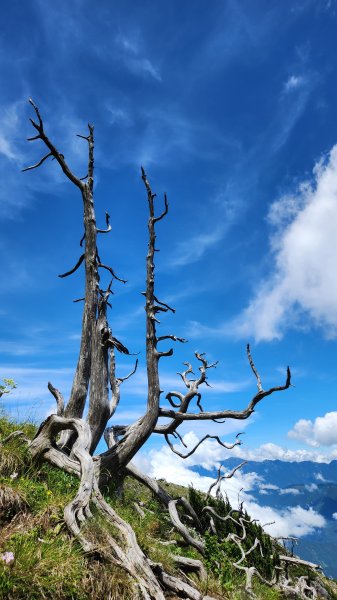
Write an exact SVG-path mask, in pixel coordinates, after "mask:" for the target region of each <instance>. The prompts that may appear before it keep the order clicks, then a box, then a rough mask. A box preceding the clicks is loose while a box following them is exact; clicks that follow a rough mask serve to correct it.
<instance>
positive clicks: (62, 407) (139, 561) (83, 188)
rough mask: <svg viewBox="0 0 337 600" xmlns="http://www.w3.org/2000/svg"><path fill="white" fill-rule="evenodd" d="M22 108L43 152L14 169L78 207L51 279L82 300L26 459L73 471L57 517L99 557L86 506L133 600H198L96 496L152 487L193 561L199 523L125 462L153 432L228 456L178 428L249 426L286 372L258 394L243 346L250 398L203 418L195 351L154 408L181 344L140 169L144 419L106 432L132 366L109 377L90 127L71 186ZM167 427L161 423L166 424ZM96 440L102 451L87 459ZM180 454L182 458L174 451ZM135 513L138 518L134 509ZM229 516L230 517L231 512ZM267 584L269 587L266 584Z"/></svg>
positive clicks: (177, 448) (204, 377) (38, 124)
mask: <svg viewBox="0 0 337 600" xmlns="http://www.w3.org/2000/svg"><path fill="white" fill-rule="evenodd" d="M29 102H30V104H31V106H32V108H33V110H34V112H35V120H34V119H30V121H31V124H32V126H33V128H34V129H35V131H36V132H37V133H36V134H35V135H34V136H32V137H31V138H28V139H29V141H36V140H40V141H41V142H42V143H43V144H44V146H45V148H46V154H44V155H43V157H42V158H41V159H39V160H37V161H36V162H35V163H34V164H32V165H31V166H29V167H26V168H24V169H23V171H28V172H29V173H30V174H32V172H34V171H35V170H36V169H38V168H40V167H43V165H44V163H45V162H46V161H47V160H49V159H54V160H55V162H56V163H58V165H59V166H60V168H61V169H62V171H63V173H64V174H65V176H66V177H67V178H68V180H69V181H70V182H71V183H72V184H73V185H74V186H75V187H76V188H77V190H78V193H79V194H80V196H81V200H82V207H83V227H84V233H83V236H82V239H81V240H80V247H81V248H82V250H81V254H80V257H79V258H78V260H77V262H76V263H75V266H74V267H72V268H70V269H69V270H68V271H66V272H64V273H63V274H62V275H60V277H61V278H64V277H69V276H71V275H72V274H73V273H75V272H76V271H78V270H79V269H83V268H84V278H85V285H84V295H83V292H80V293H79V296H80V297H79V298H78V299H77V300H75V302H80V301H81V302H82V303H83V313H82V331H81V342H80V348H79V355H78V360H77V365H76V368H75V373H74V378H73V383H72V389H71V393H70V396H69V398H68V400H67V401H65V400H64V398H63V395H62V393H61V391H59V390H58V389H57V388H55V387H54V386H53V385H52V384H51V383H49V384H48V387H49V390H50V392H51V394H52V395H53V397H54V399H55V401H56V414H54V415H51V416H50V417H48V418H47V419H46V420H45V421H44V422H43V423H41V426H40V428H39V430H38V432H37V434H36V437H35V438H34V440H33V441H32V442H31V443H30V444H29V448H30V452H31V454H32V455H33V456H35V457H39V458H41V459H44V460H47V461H49V462H50V463H52V464H53V465H54V466H56V467H58V468H61V469H64V470H65V471H67V472H69V473H73V474H75V475H76V476H77V477H78V478H79V482H80V483H79V488H78V492H77V494H76V496H75V498H74V499H73V500H72V501H71V502H70V503H69V504H68V505H67V506H66V507H65V511H64V518H65V521H66V523H67V526H68V528H69V530H70V531H71V533H72V534H73V535H75V536H76V537H77V539H78V540H79V541H80V542H81V544H82V546H83V548H84V550H85V551H87V552H93V551H95V552H99V549H97V548H94V547H93V545H92V543H91V542H90V541H88V540H87V539H86V538H85V536H84V535H83V527H82V525H83V523H84V522H85V521H86V520H87V519H90V516H91V510H90V505H91V504H92V505H95V506H96V508H97V509H98V510H100V511H101V512H102V513H103V514H104V516H105V518H106V519H107V520H108V521H109V522H110V523H113V525H114V527H115V528H116V529H117V530H118V531H119V538H120V539H115V538H114V537H113V536H112V535H111V534H107V535H108V537H109V545H110V558H111V556H112V557H113V558H112V560H113V561H114V562H115V563H116V564H118V565H119V566H121V567H123V568H124V569H125V570H126V571H127V573H128V574H129V575H130V577H131V578H132V580H133V581H134V594H135V597H142V598H143V599H150V600H152V599H153V600H154V599H156V600H162V599H163V598H164V592H163V589H168V590H170V591H173V592H175V593H176V594H178V595H181V596H183V597H186V598H191V599H192V600H201V598H204V600H206V599H207V598H208V597H207V596H202V594H201V593H200V591H199V590H197V589H196V588H195V587H194V586H193V585H191V582H190V581H188V580H187V579H186V577H184V576H182V577H181V578H179V577H173V576H172V575H169V574H167V573H165V572H164V570H163V568H162V567H161V565H157V564H154V563H152V562H151V561H150V560H149V559H148V558H147V557H146V556H145V555H144V554H143V552H142V550H141V549H140V547H139V545H138V543H137V540H136V536H135V534H134V532H133V531H132V529H131V527H130V526H129V525H128V524H127V523H126V522H125V521H123V519H121V518H120V517H119V516H118V515H117V513H116V512H115V511H114V510H113V509H112V507H111V506H110V505H109V504H108V503H107V502H106V501H105V500H104V497H103V495H102V490H103V489H104V486H106V485H108V484H109V483H110V482H111V480H113V481H114V482H115V484H117V485H116V488H117V489H120V490H121V489H122V481H123V479H124V477H125V476H131V477H134V478H136V479H137V480H138V481H140V482H141V483H142V484H143V485H145V486H147V487H148V488H149V489H151V491H152V492H153V493H154V494H155V496H156V497H157V498H158V500H159V501H160V502H161V503H162V504H163V506H164V507H165V510H166V512H167V516H168V518H170V520H171V522H172V525H173V527H174V528H175V530H176V531H177V532H178V533H179V535H180V536H181V538H182V540H183V541H184V543H185V544H189V545H191V546H193V547H194V548H196V549H197V550H198V551H199V553H200V555H201V557H202V556H203V555H204V553H205V544H204V542H203V541H201V540H200V539H199V538H198V537H197V536H196V534H195V533H192V532H191V529H190V525H191V524H192V525H193V528H194V529H195V530H196V531H197V532H198V531H200V522H199V521H198V517H197V515H196V514H195V513H194V511H193V509H192V507H191V506H190V505H189V503H188V501H187V500H186V499H185V498H178V499H177V498H172V497H171V496H170V495H169V494H168V493H167V492H166V491H165V490H164V489H163V487H162V486H160V485H159V483H158V482H157V481H155V480H154V479H152V478H151V477H149V476H148V475H147V474H144V473H141V472H140V471H139V469H137V468H136V466H135V465H134V464H133V463H132V459H133V458H134V457H135V455H136V454H137V452H138V451H139V450H140V449H141V448H142V446H143V445H144V443H145V442H146V441H147V440H148V439H149V437H150V436H151V435H152V434H156V435H161V436H162V437H163V440H165V441H166V443H167V444H168V446H169V448H170V449H171V450H172V451H173V452H174V453H175V454H177V455H178V456H180V457H181V458H183V459H184V458H187V457H189V456H191V455H192V454H193V453H194V452H196V450H197V449H198V448H199V447H200V445H201V444H203V443H205V442H206V441H207V440H209V441H212V442H213V443H217V444H219V445H220V446H222V447H224V448H226V449H231V448H234V447H235V446H237V445H239V444H241V439H240V437H239V436H240V435H241V434H238V435H237V437H236V439H235V440H234V441H233V442H227V441H224V440H223V439H222V438H221V437H220V435H208V434H207V435H205V436H204V437H203V438H202V439H201V440H200V441H199V442H198V443H197V444H196V445H195V446H194V447H193V448H192V449H188V448H186V444H185V442H184V440H183V438H182V436H181V434H180V432H179V427H180V426H181V425H182V424H183V423H184V422H186V421H200V420H209V421H213V422H217V423H222V422H223V420H224V419H236V420H244V419H247V418H249V417H250V416H251V414H252V413H253V412H254V410H255V407H256V405H257V404H258V403H259V402H261V400H263V399H264V398H266V397H267V396H269V395H271V394H273V393H275V392H278V391H283V390H286V389H288V388H289V387H290V385H291V374H290V369H289V368H288V369H287V374H286V380H285V383H284V384H283V385H279V386H274V387H271V388H269V389H267V390H264V388H263V386H262V381H261V377H260V375H259V373H258V371H257V369H256V367H255V364H254V362H253V359H252V355H251V351H250V347H249V345H247V358H248V362H249V365H250V368H251V370H252V372H253V375H254V377H255V378H256V382H257V388H258V391H257V393H256V394H255V395H253V397H252V399H250V400H249V401H248V402H247V403H244V404H245V406H244V408H242V409H241V410H232V409H230V408H227V407H226V408H223V409H221V410H216V411H213V410H207V411H204V409H203V406H202V397H201V389H202V387H203V386H208V385H209V383H208V372H209V370H210V369H212V368H216V367H217V363H209V362H208V361H207V359H206V357H205V355H204V354H202V353H200V352H195V359H196V361H197V365H198V369H199V374H198V375H197V376H196V375H194V373H193V367H192V364H190V363H184V364H185V366H186V369H185V371H183V372H181V373H179V376H180V378H181V380H182V382H183V385H184V386H185V388H186V392H185V393H182V392H179V391H174V390H173V391H169V390H168V391H167V393H166V396H165V400H164V401H161V397H162V393H163V390H162V389H161V386H160V377H159V362H160V360H161V359H163V358H166V357H170V356H171V355H172V354H173V349H172V348H169V349H165V348H164V349H162V344H163V343H165V342H174V343H185V342H186V340H185V339H184V338H182V337H179V336H177V335H174V334H173V333H168V334H165V333H164V334H163V335H158V334H157V327H158V326H159V324H160V320H159V319H158V316H159V315H160V313H167V312H171V313H174V312H175V311H174V309H173V308H172V307H171V306H169V304H167V303H166V302H164V301H163V300H159V298H158V295H157V292H156V289H155V255H156V251H157V250H158V249H157V247H156V228H157V224H158V223H159V222H160V221H162V220H163V219H164V218H165V217H166V215H167V213H168V201H167V197H166V194H165V195H164V203H163V208H162V209H161V210H159V212H158V210H157V200H156V194H155V193H153V191H152V188H151V185H150V182H149V179H148V177H147V175H146V173H145V170H144V169H143V168H141V179H142V182H143V185H144V187H145V192H146V198H147V203H148V215H149V216H148V251H147V256H146V264H145V268H146V276H145V291H144V293H143V295H144V296H145V320H146V323H145V328H146V331H145V336H146V357H145V360H146V375H147V398H146V409H145V411H144V414H143V415H142V416H141V417H140V418H138V419H137V420H136V421H134V422H133V423H131V424H128V425H125V424H123V423H121V424H118V421H115V422H112V423H111V422H110V424H109V421H110V420H111V419H112V418H113V419H114V420H115V418H116V417H117V418H118V408H119V405H120V402H121V385H122V384H123V383H124V382H125V381H126V380H127V379H128V378H129V377H131V376H132V375H134V374H135V372H136V370H137V364H138V359H137V361H136V364H135V367H134V369H133V370H132V371H131V372H130V373H129V375H127V376H126V377H118V375H117V370H118V365H117V364H116V362H117V361H116V356H117V355H116V352H117V353H123V354H130V352H129V350H128V348H127V347H126V346H125V345H124V343H122V342H121V341H119V340H118V339H117V338H116V337H115V336H114V335H113V332H112V330H111V328H110V325H109V322H108V308H110V307H111V299H110V296H111V294H112V284H113V283H115V282H122V283H125V280H123V279H122V278H120V277H118V276H117V275H116V273H115V271H114V269H113V268H112V267H111V266H110V265H109V264H107V263H106V262H104V261H103V260H102V259H101V257H100V253H99V249H98V244H97V240H98V235H101V234H109V233H110V232H111V230H112V227H111V224H110V215H109V214H108V213H106V214H105V222H106V228H100V227H97V225H96V214H95V205H94V127H93V126H92V125H90V124H89V125H88V134H87V135H80V134H78V136H79V137H80V138H81V139H83V140H84V142H85V143H86V144H87V149H88V167H87V175H86V177H84V178H79V177H78V176H76V175H75V174H74V173H73V171H72V170H71V168H70V166H69V165H68V163H67V161H66V159H65V155H64V154H63V153H61V152H60V151H59V150H58V149H57V148H56V146H55V145H54V144H53V142H52V141H51V140H50V139H49V137H48V136H47V134H46V132H45V128H44V123H43V120H42V117H41V115H40V111H39V109H38V107H37V106H36V104H35V103H34V102H33V101H32V100H29ZM31 176H32V175H31ZM74 262H75V261H74ZM103 275H105V276H107V275H109V277H110V281H109V283H108V284H107V285H106V286H105V287H104V286H103V283H102V281H103ZM194 400H195V401H196V406H197V411H195V410H194V411H193V412H192V411H191V410H190V406H191V403H192V401H194ZM165 401H166V402H165ZM84 415H86V417H84ZM167 419H169V421H168V422H167ZM18 435H19V433H18ZM103 435H104V438H105V440H106V442H107V445H108V449H107V450H106V451H105V452H101V453H99V454H96V455H94V453H95V450H96V449H97V446H98V443H99V442H100V440H101V439H102V437H103ZM3 443H4V441H3ZM183 448H185V450H182V449H183ZM235 471H236V469H234V470H233V472H232V474H228V475H226V474H225V475H221V472H220V469H219V473H218V478H217V481H216V482H215V484H214V485H215V486H219V485H220V484H221V482H222V481H223V480H224V479H225V478H226V477H227V478H228V477H230V476H232V475H233V474H234V472H235ZM212 487H213V486H211V488H210V490H209V494H210V493H211V491H212ZM135 500H136V499H135ZM135 506H136V507H138V508H137V510H138V509H139V506H138V504H137V503H136V504H135ZM178 507H179V510H178ZM138 512H139V513H140V516H141V517H142V512H143V511H142V509H141V510H138ZM209 513H210V514H209V518H210V527H211V530H212V531H213V533H216V524H215V523H216V519H217V518H219V517H218V515H216V513H215V512H214V511H213V509H212V510H211V509H209ZM226 518H227V517H226ZM228 518H231V519H234V517H233V516H232V514H230V515H229V516H228ZM185 521H186V523H187V524H186V523H185ZM236 522H238V523H240V524H241V527H242V530H243V537H242V536H241V537H238V536H236V538H235V537H231V538H230V539H231V540H232V542H233V543H236V544H237V546H238V547H239V548H240V551H241V553H242V558H241V560H239V561H238V562H237V563H236V565H235V566H236V567H237V568H239V569H243V570H244V571H245V573H246V589H247V591H248V592H249V593H252V579H253V576H257V577H260V578H261V576H260V574H259V573H258V572H255V571H254V569H252V568H250V569H248V567H246V566H244V565H243V564H242V563H243V562H244V559H245V556H247V555H248V553H249V552H250V550H249V551H248V552H247V551H244V550H243V547H242V541H243V539H244V536H245V535H246V533H245V531H246V530H245V523H244V521H243V519H242V517H240V516H239V517H237V519H236ZM233 535H234V534H233ZM258 545H259V541H258V540H256V542H255V545H254V548H255V547H258ZM175 560H176V561H177V562H178V563H179V564H180V567H181V569H182V570H184V569H183V567H184V568H185V570H187V569H191V570H198V571H199V572H200V574H201V576H202V577H204V575H205V573H204V570H203V565H202V562H200V561H196V560H194V561H193V560H192V559H187V558H185V557H179V559H178V558H177V559H175ZM269 584H271V583H270V582H269ZM289 585H290V584H289ZM303 585H304V584H303ZM302 587H303V586H302Z"/></svg>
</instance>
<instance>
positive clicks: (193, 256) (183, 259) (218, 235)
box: [169, 227, 224, 267]
mask: <svg viewBox="0 0 337 600" xmlns="http://www.w3.org/2000/svg"><path fill="white" fill-rule="evenodd" d="M223 232H224V229H223V227H218V228H216V229H214V230H213V231H211V232H209V233H199V234H197V235H195V236H192V237H190V238H189V239H188V240H184V241H183V242H179V243H178V245H177V247H176V250H175V256H174V257H173V258H172V259H171V261H170V263H169V265H170V266H171V267H184V266H185V265H188V264H191V263H194V262H196V261H198V260H199V259H200V258H201V257H202V256H203V255H204V254H205V252H206V251H207V250H209V249H210V248H211V247H212V246H215V245H216V244H217V243H218V242H220V240H221V239H222V237H223Z"/></svg>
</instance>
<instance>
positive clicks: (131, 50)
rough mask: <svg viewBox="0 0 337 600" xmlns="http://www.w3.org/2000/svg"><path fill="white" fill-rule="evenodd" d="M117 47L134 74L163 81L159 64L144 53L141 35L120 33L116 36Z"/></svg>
mask: <svg viewBox="0 0 337 600" xmlns="http://www.w3.org/2000/svg"><path fill="white" fill-rule="evenodd" d="M115 43H116V46H117V48H118V49H119V50H120V56H121V59H122V60H123V62H124V64H125V66H126V67H127V68H128V69H129V70H130V71H131V72H132V73H133V74H134V75H138V76H141V75H144V76H145V77H150V78H152V79H154V80H155V81H158V82H161V80H162V77H161V73H160V71H159V68H158V66H156V65H155V64H154V63H153V61H152V60H150V59H149V58H148V57H147V56H145V55H144V52H143V50H142V44H141V41H140V37H139V35H133V36H130V35H126V34H118V35H117V36H116V38H115Z"/></svg>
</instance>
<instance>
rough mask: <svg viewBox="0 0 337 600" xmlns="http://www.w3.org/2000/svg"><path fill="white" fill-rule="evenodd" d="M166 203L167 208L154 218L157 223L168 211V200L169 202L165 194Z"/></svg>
mask: <svg viewBox="0 0 337 600" xmlns="http://www.w3.org/2000/svg"><path fill="white" fill-rule="evenodd" d="M164 203H165V209H164V211H163V212H162V213H161V215H159V217H155V218H154V223H157V222H158V221H161V220H162V219H163V218H164V217H165V216H166V215H167V213H168V202H167V197H166V194H164Z"/></svg>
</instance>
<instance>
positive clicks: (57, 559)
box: [0, 528, 87, 600]
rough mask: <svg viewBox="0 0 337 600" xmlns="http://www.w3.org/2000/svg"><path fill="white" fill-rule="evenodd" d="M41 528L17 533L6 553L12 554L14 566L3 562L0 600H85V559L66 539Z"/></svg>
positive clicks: (0, 579)
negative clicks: (40, 530)
mask: <svg viewBox="0 0 337 600" xmlns="http://www.w3.org/2000/svg"><path fill="white" fill-rule="evenodd" d="M39 533H40V532H39V528H32V529H30V530H29V531H25V532H20V533H13V534H12V536H11V537H10V539H8V540H7V541H6V546H5V547H3V548H2V550H3V552H12V553H13V555H14V560H13V562H11V563H9V564H6V563H5V562H4V561H0V598H1V599H6V600H12V599H15V600H21V599H22V600H26V599H27V598H29V599H30V600H40V599H41V598H46V599H50V600H51V599H56V598H59V599H61V598H64V600H66V599H69V600H70V599H72V600H75V599H76V600H84V599H85V598H86V597H87V596H86V595H85V594H84V593H82V591H81V587H80V582H81V580H82V577H83V569H84V566H85V564H84V562H85V561H84V557H83V553H82V552H81V550H80V549H79V548H78V547H77V545H76V543H75V542H73V541H72V540H70V539H69V538H68V537H67V536H66V535H60V536H56V535H54V534H53V532H48V533H45V535H44V537H43V538H41V537H40V535H39Z"/></svg>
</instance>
